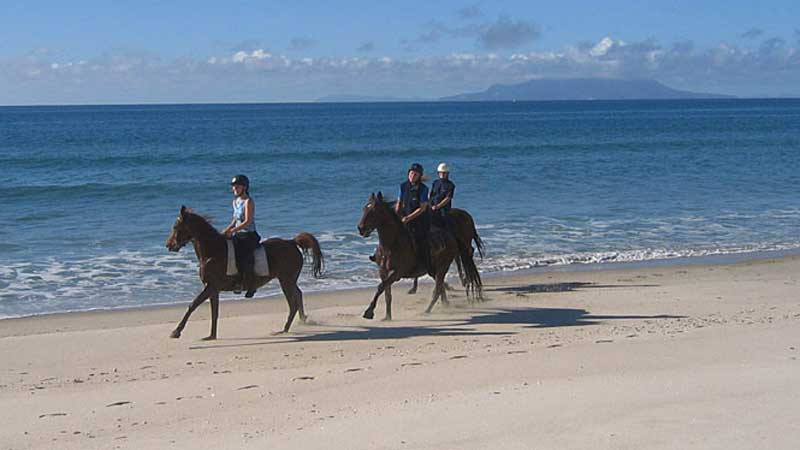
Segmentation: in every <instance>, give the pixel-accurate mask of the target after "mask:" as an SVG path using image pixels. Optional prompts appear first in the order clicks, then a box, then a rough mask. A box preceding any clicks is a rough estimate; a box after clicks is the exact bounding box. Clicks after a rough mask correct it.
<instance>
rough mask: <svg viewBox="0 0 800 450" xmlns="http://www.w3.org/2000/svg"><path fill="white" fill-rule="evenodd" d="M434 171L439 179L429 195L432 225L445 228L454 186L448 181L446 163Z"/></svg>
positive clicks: (448, 221) (454, 189)
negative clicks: (437, 173)
mask: <svg viewBox="0 0 800 450" xmlns="http://www.w3.org/2000/svg"><path fill="white" fill-rule="evenodd" d="M436 170H437V171H438V172H439V179H438V180H436V181H434V182H433V186H432V187H431V194H430V205H431V211H433V223H434V225H436V226H438V227H442V228H446V227H448V226H449V224H450V216H449V213H450V208H451V206H452V203H453V195H454V194H455V192H456V185H455V184H454V183H453V182H452V181H450V166H448V165H447V163H441V164H439V167H437V169H436Z"/></svg>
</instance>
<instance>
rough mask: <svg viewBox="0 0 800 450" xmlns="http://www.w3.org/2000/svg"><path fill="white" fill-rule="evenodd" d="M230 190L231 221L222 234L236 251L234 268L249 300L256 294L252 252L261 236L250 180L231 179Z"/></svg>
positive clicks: (241, 177)
mask: <svg viewBox="0 0 800 450" xmlns="http://www.w3.org/2000/svg"><path fill="white" fill-rule="evenodd" d="M231 190H232V191H233V195H234V196H235V198H234V199H233V221H231V223H230V225H228V226H227V227H225V229H224V230H223V231H222V233H223V234H224V235H225V236H226V237H229V238H232V239H233V246H234V248H235V249H236V267H237V269H238V270H239V273H240V274H241V283H242V286H244V287H246V288H247V293H245V297H247V298H250V297H252V296H253V295H255V293H256V290H255V289H253V288H252V287H251V284H252V282H253V280H254V278H255V274H254V273H253V269H254V267H253V266H254V265H255V258H254V256H253V251H254V250H255V249H256V247H258V244H259V242H260V241H261V236H259V235H258V232H257V231H256V221H255V212H256V204H255V202H254V201H253V198H252V197H250V180H249V179H248V178H247V177H246V176H245V175H236V176H235V177H233V179H232V180H231Z"/></svg>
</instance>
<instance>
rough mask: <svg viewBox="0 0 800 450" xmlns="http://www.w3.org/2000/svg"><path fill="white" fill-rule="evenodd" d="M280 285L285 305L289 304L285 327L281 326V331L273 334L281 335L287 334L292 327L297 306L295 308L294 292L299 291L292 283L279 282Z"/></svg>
mask: <svg viewBox="0 0 800 450" xmlns="http://www.w3.org/2000/svg"><path fill="white" fill-rule="evenodd" d="M279 281H280V285H281V290H282V291H283V296H284V297H286V303H288V304H289V316H288V317H287V318H286V325H284V326H283V330H282V331H276V332H275V333H273V334H281V333H288V332H289V328H290V327H291V326H292V321H294V316H295V315H296V314H297V311H298V309H299V308H298V306H297V296H296V293H295V290H297V291H299V290H300V289H298V287H297V284H296V283H294V282H289V281H284V280H279ZM301 299H302V297H301Z"/></svg>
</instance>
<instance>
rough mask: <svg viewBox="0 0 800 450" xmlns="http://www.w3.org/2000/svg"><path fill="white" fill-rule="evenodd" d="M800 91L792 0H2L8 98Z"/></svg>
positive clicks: (0, 51) (0, 76)
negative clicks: (587, 82) (511, 88)
mask: <svg viewBox="0 0 800 450" xmlns="http://www.w3.org/2000/svg"><path fill="white" fill-rule="evenodd" d="M586 77H602V78H620V79H645V78H646V79H655V80H658V81H660V82H662V83H664V84H666V85H668V86H670V87H673V88H676V89H685V90H691V91H699V92H713V93H722V94H731V95H737V96H742V97H798V96H800V2H798V1H796V0H794V1H784V0H777V1H763V0H762V1H736V0H729V1H721V0H709V1H702V2H698V1H682V0H681V1H666V0H665V1H658V2H653V1H651V2H647V1H641V0H640V1H605V2H603V1H588V2H579V1H573V0H560V1H557V2H552V1H535V0H526V1H517V0H507V1H502V2H500V1H493V2H489V1H477V2H475V1H454V0H441V1H426V2H409V1H403V2H401V1H390V0H386V1H375V0H371V1H361V0H358V1H338V2H332V1H329V0H328V1H304V0H294V1H283V0H277V1H236V0H228V1H225V2H220V1H210V0H194V1H183V0H173V1H164V0H159V1H151V0H136V1H119V0H105V1H81V0H75V1H70V2H67V1H62V0H59V1H53V0H50V1H44V0H28V1H17V0H2V1H0V105H31V104H112V103H124V104H127V103H220V102H222V103H234V102H306V101H314V100H315V99H317V98H321V97H325V96H331V95H359V96H370V97H394V98H406V99H407V98H414V99H435V98H438V97H443V96H447V95H454V94H460V93H465V92H477V91H482V90H484V89H486V88H488V87H489V86H491V85H492V84H497V83H503V84H510V83H519V82H524V81H527V80H531V79H543V78H586Z"/></svg>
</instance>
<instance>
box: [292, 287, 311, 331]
mask: <svg viewBox="0 0 800 450" xmlns="http://www.w3.org/2000/svg"><path fill="white" fill-rule="evenodd" d="M294 298H295V301H296V302H297V312H298V313H299V314H300V320H301V321H302V322H303V323H306V322H307V321H308V316H307V315H306V309H305V307H303V291H301V290H300V287H299V286H297V285H295V286H294Z"/></svg>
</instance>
